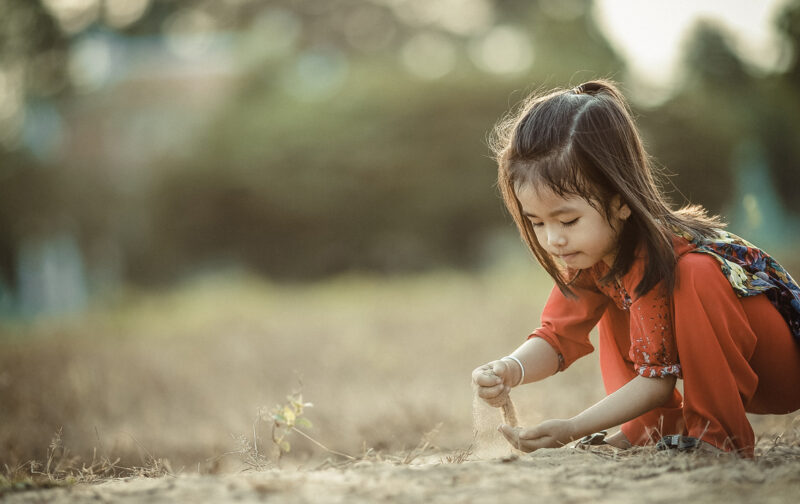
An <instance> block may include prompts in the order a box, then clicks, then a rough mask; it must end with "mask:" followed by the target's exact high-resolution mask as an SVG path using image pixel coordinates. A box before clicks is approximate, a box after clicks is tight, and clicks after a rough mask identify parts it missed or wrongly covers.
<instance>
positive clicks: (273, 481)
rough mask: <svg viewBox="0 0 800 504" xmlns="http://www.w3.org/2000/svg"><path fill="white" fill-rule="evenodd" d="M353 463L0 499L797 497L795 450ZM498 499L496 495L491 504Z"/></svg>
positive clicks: (107, 484) (573, 452)
mask: <svg viewBox="0 0 800 504" xmlns="http://www.w3.org/2000/svg"><path fill="white" fill-rule="evenodd" d="M446 457H447V455H446V454H431V455H428V456H426V457H421V458H419V459H417V460H415V461H413V462H412V463H410V464H397V463H395V462H390V461H377V460H372V461H370V460H361V461H358V462H355V463H349V464H347V466H345V467H327V468H323V469H317V470H306V469H300V470H287V469H284V470H277V469H273V470H265V471H248V472H244V473H239V474H227V475H205V476H204V475H197V474H188V475H179V476H174V477H173V476H166V477H161V478H154V479H153V478H129V479H120V480H109V481H104V482H102V483H96V484H77V485H74V486H71V487H67V488H54V489H47V490H33V491H27V492H19V493H12V494H9V495H6V496H5V500H4V502H7V503H8V504H23V503H25V504H27V503H40V502H53V503H67V502H69V503H97V502H101V503H103V502H108V503H111V502H113V503H135V502H148V503H160V502H220V503H227V502H281V503H306V502H309V503H310V502H313V503H338V502H347V503H359V502H393V503H405V502H425V503H453V502H459V503H460V502H463V503H472V502H486V501H487V500H489V501H491V502H495V501H496V502H503V503H515V502H531V500H532V499H536V500H538V501H541V502H548V503H570V502H613V503H616V504H621V503H628V502H630V503H639V502H642V501H645V502H650V503H653V502H656V503H658V502H676V501H677V502H692V503H706V502H725V503H739V502H741V503H788V502H796V499H797V496H798V495H800V448H798V447H797V446H795V447H789V446H781V445H773V446H772V450H771V452H770V453H767V454H766V455H764V454H762V456H761V457H760V458H759V459H757V460H756V461H751V460H742V459H738V458H736V457H734V456H727V455H726V456H714V455H701V454H677V453H664V452H655V451H654V450H652V449H640V450H637V451H636V452H631V453H626V452H617V453H612V452H608V451H604V450H597V449H595V450H594V451H591V452H586V451H583V450H578V449H575V448H563V449H556V450H541V451H538V452H535V453H533V454H528V455H512V454H508V455H506V456H503V457H495V458H489V459H483V460H468V461H464V462H462V463H448V462H447V460H446ZM499 499H502V500H499Z"/></svg>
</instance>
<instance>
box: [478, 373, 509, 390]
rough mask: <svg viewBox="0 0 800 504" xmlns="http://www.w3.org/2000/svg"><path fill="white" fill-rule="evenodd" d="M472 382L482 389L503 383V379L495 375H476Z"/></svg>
mask: <svg viewBox="0 0 800 504" xmlns="http://www.w3.org/2000/svg"><path fill="white" fill-rule="evenodd" d="M472 381H474V382H475V383H476V384H478V386H480V387H492V386H494V385H497V384H500V383H503V379H502V378H500V377H499V376H497V375H496V374H493V373H492V374H489V373H474V374H473V377H472Z"/></svg>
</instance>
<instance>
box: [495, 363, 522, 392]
mask: <svg viewBox="0 0 800 504" xmlns="http://www.w3.org/2000/svg"><path fill="white" fill-rule="evenodd" d="M500 360H502V361H504V362H506V364H507V366H508V367H509V369H513V371H512V373H514V375H513V376H512V377H511V378H512V380H511V383H512V385H511V386H512V387H518V386H520V385H522V382H524V381H525V366H523V365H522V361H520V360H519V359H518V358H517V357H514V356H513V355H507V356H505V357H503V358H502V359H500Z"/></svg>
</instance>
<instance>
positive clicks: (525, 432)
mask: <svg viewBox="0 0 800 504" xmlns="http://www.w3.org/2000/svg"><path fill="white" fill-rule="evenodd" d="M540 430H541V429H539V428H538V427H528V428H527V429H522V430H520V433H519V437H520V439H525V440H529V441H530V440H533V439H537V438H540V437H543V436H546V435H547V433H544V432H540Z"/></svg>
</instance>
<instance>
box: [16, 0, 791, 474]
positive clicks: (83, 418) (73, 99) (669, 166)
mask: <svg viewBox="0 0 800 504" xmlns="http://www.w3.org/2000/svg"><path fill="white" fill-rule="evenodd" d="M695 4H697V2H689V1H676V2H670V3H669V4H668V5H666V4H664V5H661V4H658V5H657V4H654V3H652V2H635V1H632V0H603V1H600V0H597V1H594V2H592V1H590V0H538V1H529V0H437V1H430V0H328V1H321V0H272V1H267V0H263V1H257V0H215V1H211V0H194V1H193V0H0V426H1V428H2V431H0V462H4V461H5V462H6V463H18V462H20V461H25V460H30V459H34V458H42V457H44V456H45V452H46V449H47V445H48V443H49V440H50V437H51V436H52V435H53V433H54V432H56V431H57V430H58V429H59V428H63V435H64V442H65V444H66V445H68V446H71V447H72V450H73V451H74V452H75V453H77V454H79V455H80V456H83V457H88V456H89V455H90V454H91V451H92V449H95V448H98V447H100V448H102V449H103V450H105V451H107V452H109V453H112V452H113V453H114V454H119V455H120V456H123V457H126V460H127V459H130V458H134V459H135V458H136V456H141V454H142V453H143V451H142V450H143V448H144V447H146V451H147V452H152V453H158V454H161V455H162V456H165V457H169V458H171V459H172V460H179V461H182V462H183V463H185V464H194V463H195V462H198V463H199V462H200V461H208V460H209V459H210V458H213V457H214V456H215V455H219V454H220V453H223V452H226V451H229V450H230V446H229V445H230V443H231V435H232V434H234V435H240V434H245V433H248V432H250V430H251V427H252V425H251V424H252V422H253V417H254V415H255V412H256V410H257V408H258V407H259V406H261V405H264V404H266V405H272V404H273V403H275V402H281V401H283V399H284V396H285V395H286V394H288V393H289V392H291V391H292V390H294V389H297V388H298V387H302V389H303V392H304V394H305V395H306V396H307V398H308V399H309V400H311V401H312V402H314V403H315V408H314V409H313V410H311V411H309V413H308V415H309V417H310V418H311V419H312V420H314V421H315V430H316V435H318V436H320V437H321V438H323V439H325V440H328V441H329V442H330V443H331V444H333V445H335V446H337V448H338V449H340V450H350V451H351V452H352V451H357V450H358V449H360V448H361V446H362V445H369V446H374V447H378V448H386V449H390V448H392V449H394V448H399V447H404V446H413V445H414V444H416V442H417V441H418V440H419V438H420V436H421V434H422V433H424V432H426V431H427V430H430V429H431V428H433V426H435V425H436V424H437V423H439V422H444V424H445V427H444V428H443V429H442V434H441V436H442V438H441V439H442V441H441V442H442V444H443V445H447V446H458V445H459V444H463V443H468V442H469V440H470V438H471V435H470V432H471V428H472V416H471V413H470V408H471V406H470V390H469V372H470V371H471V369H472V368H473V367H475V366H477V365H479V364H481V363H482V362H484V361H486V360H490V359H493V358H495V357H497V356H499V355H504V354H506V353H508V351H509V350H510V349H512V348H514V347H515V346H516V345H517V344H518V343H519V342H520V341H521V338H524V336H525V335H526V334H527V331H529V330H530V329H532V328H534V327H535V326H536V324H537V321H538V312H539V310H540V308H541V305H542V303H543V301H544V299H545V297H546V295H547V292H548V291H549V288H550V285H551V282H550V281H549V279H547V278H546V277H545V276H544V275H543V274H542V273H541V272H539V271H538V268H537V266H536V265H535V264H533V263H532V261H531V260H530V259H528V257H527V255H526V251H525V250H524V247H523V246H522V244H521V243H520V241H519V239H518V238H517V236H516V231H515V230H514V228H513V225H512V222H511V220H510V219H509V218H508V217H507V215H506V214H505V211H504V209H503V207H502V203H501V200H500V198H499V194H498V191H497V189H496V188H495V186H494V180H495V166H494V164H493V162H492V160H491V159H490V157H489V151H488V147H487V142H486V137H487V135H488V132H489V131H490V130H491V129H492V127H493V125H494V124H495V122H496V121H497V120H498V119H499V118H500V117H501V116H502V115H503V114H504V113H505V112H506V111H507V110H509V108H511V107H512V106H513V105H514V104H516V103H517V102H518V101H519V100H521V99H522V98H523V97H524V96H525V95H527V94H528V93H529V92H531V91H535V90H541V89H547V88H551V87H568V86H574V85H577V84H579V83H581V82H583V81H586V80H588V79H591V78H595V77H607V78H612V79H614V80H617V81H618V82H620V84H621V86H622V88H623V90H624V91H625V92H626V94H627V95H628V96H629V98H630V99H631V101H632V105H633V108H634V111H635V112H636V114H637V121H638V124H639V126H640V128H641V131H642V134H643V136H644V139H645V142H646V146H647V149H648V151H649V152H650V154H652V155H653V157H654V158H655V159H656V161H657V163H658V165H659V166H661V167H663V170H664V173H665V174H666V175H667V177H666V183H665V190H666V191H667V192H668V193H669V194H670V196H671V198H672V200H673V201H674V202H675V204H682V203H684V202H685V201H686V200H687V199H688V200H690V201H692V202H695V203H702V204H704V205H706V206H707V207H708V208H709V209H710V210H711V211H712V212H718V213H721V214H722V215H723V216H724V217H725V219H726V220H727V221H728V222H729V223H730V228H731V229H732V230H733V231H734V232H736V233H738V234H741V235H743V236H745V237H747V238H748V239H750V240H751V241H753V242H754V243H756V244H757V245H761V246H764V247H765V248H767V249H768V250H770V252H772V253H773V254H774V255H775V256H776V257H777V258H778V259H779V260H781V261H782V262H784V263H786V265H787V266H788V267H789V269H790V271H800V259H798V258H797V256H796V254H795V253H794V247H795V246H796V245H797V244H798V241H800V240H798V236H799V235H798V231H799V230H800V220H798V214H799V213H800V199H798V198H796V197H794V193H793V191H794V190H793V189H792V188H793V187H798V185H799V184H800V169H798V161H800V143H799V142H798V141H797V139H798V131H800V2H798V1H797V0H770V1H764V2H749V1H745V0H736V1H726V2H723V1H708V2H700V4H702V5H700V6H698V5H695ZM587 362H588V363H586V364H580V366H584V367H582V368H580V369H584V372H585V374H581V373H574V374H573V375H569V373H567V374H565V376H564V377H563V378H562V377H558V378H557V379H556V380H561V381H559V382H558V383H561V384H562V385H564V386H569V385H570V384H572V385H573V386H572V387H571V388H570V389H569V390H570V391H571V392H569V396H568V397H569V400H567V401H561V402H560V403H555V402H554V401H553V400H552V398H551V399H546V398H547V397H550V396H551V395H552V389H549V390H550V392H547V389H545V388H539V389H534V390H533V391H532V392H530V394H529V395H528V396H526V397H525V398H523V399H520V400H521V404H522V408H521V409H522V410H523V413H522V416H523V418H527V419H528V420H529V421H536V420H541V419H543V418H547V417H548V416H556V415H568V414H574V413H575V412H576V409H581V408H583V407H585V406H588V404H589V403H590V402H591V401H592V400H595V399H597V398H599V397H601V396H602V389H601V388H600V387H599V384H598V383H597V381H598V380H597V376H596V375H595V374H594V373H596V369H595V367H596V363H594V362H593V361H591V360H590V359H587ZM567 375H569V376H567ZM570 376H571V377H570ZM587 380H588V381H589V382H590V384H589V385H587V384H586V383H585V382H586V381H587ZM536 387H538V385H537V386H536ZM526 411H527V413H526ZM251 435H252V434H251ZM234 437H235V436H234ZM298 446H299V447H300V449H299V453H306V455H307V456H310V454H311V453H312V452H313V451H314V449H315V448H314V447H313V446H312V445H310V444H306V445H303V441H302V440H299V441H298ZM198 469H201V467H200V466H199V465H198Z"/></svg>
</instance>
